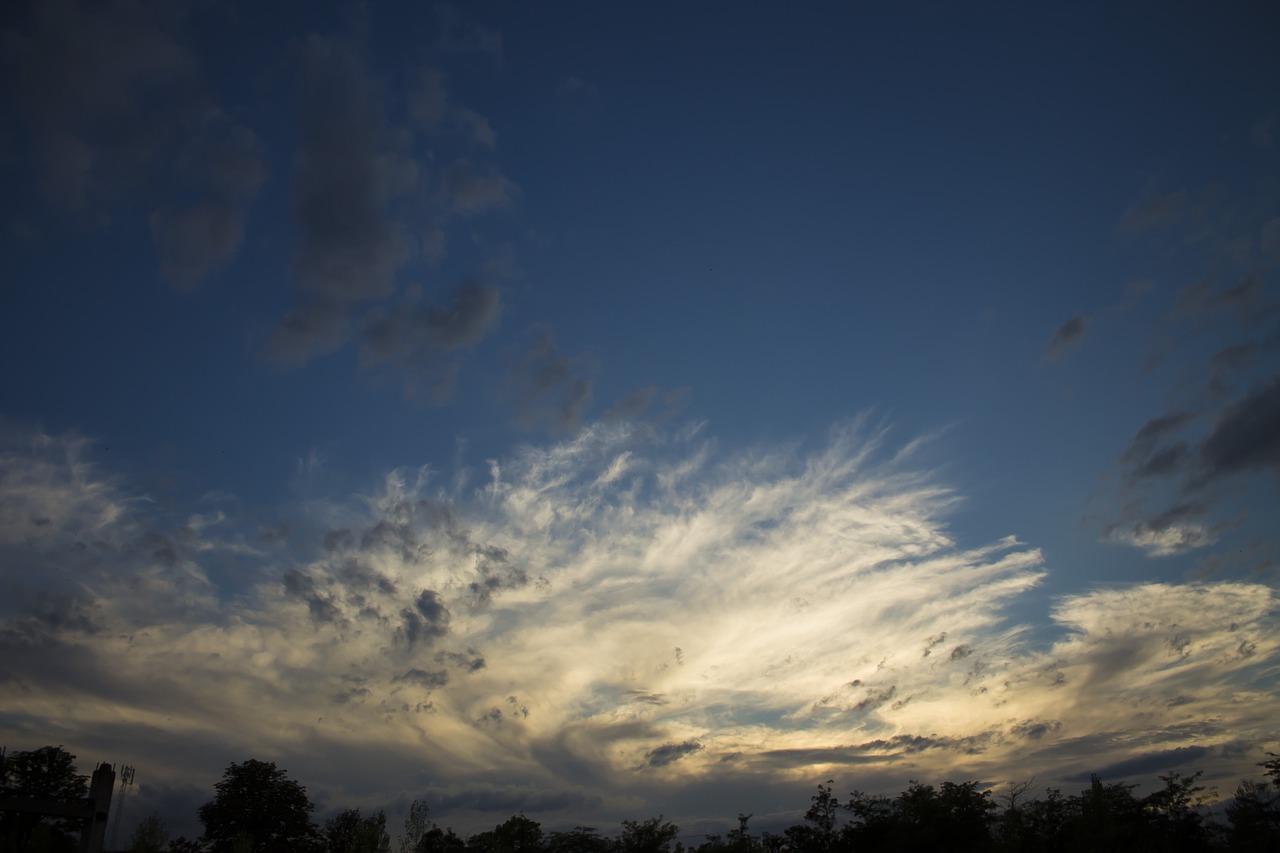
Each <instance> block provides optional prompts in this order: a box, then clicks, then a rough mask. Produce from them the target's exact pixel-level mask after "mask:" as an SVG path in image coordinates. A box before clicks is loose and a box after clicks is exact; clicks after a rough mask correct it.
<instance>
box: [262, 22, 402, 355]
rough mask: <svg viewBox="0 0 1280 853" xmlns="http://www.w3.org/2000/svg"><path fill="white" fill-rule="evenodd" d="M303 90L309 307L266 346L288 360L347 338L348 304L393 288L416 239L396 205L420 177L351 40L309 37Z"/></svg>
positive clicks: (302, 272) (302, 212) (303, 55)
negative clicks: (394, 140) (394, 138)
mask: <svg viewBox="0 0 1280 853" xmlns="http://www.w3.org/2000/svg"><path fill="white" fill-rule="evenodd" d="M297 92H298V121H299V125H300V129H299V137H300V138H299V145H298V150H297V152H296V154H295V156H294V167H293V212H294V217H295V219H296V221H297V224H298V229H299V232H300V233H299V237H298V243H297V245H296V246H295V248H294V259H293V269H294V275H295V278H296V280H297V283H298V286H299V288H300V289H301V291H302V293H303V294H304V297H305V298H306V299H307V300H308V301H307V303H306V304H307V306H308V307H306V308H304V309H302V311H301V313H296V314H294V315H291V317H290V318H286V319H285V320H284V321H282V323H281V325H280V326H279V327H277V330H276V332H275V333H273V335H272V337H271V339H270V340H269V341H268V343H267V350H266V352H267V355H268V356H269V357H271V358H273V359H275V360H278V361H283V362H286V363H301V362H305V361H306V360H308V359H309V358H310V357H312V356H314V355H318V354H320V353H322V352H325V351H326V350H329V349H332V348H333V347H334V346H336V345H337V344H338V343H340V342H341V340H342V338H343V337H344V335H345V328H346V324H345V323H344V322H339V321H338V319H337V318H339V317H343V316H344V315H345V312H346V310H347V309H348V307H349V306H351V305H355V304H359V303H362V302H368V301H370V300H378V299H383V298H386V297H388V296H390V295H391V293H392V292H393V290H394V282H393V278H394V276H395V274H396V272H397V270H399V268H400V267H401V265H402V264H404V262H405V261H406V260H407V259H408V257H409V242H408V240H407V237H406V235H405V233H404V228H403V226H402V224H401V223H400V222H399V221H398V220H396V219H394V218H393V217H391V216H390V215H389V213H388V211H387V205H388V203H389V202H390V201H391V200H392V199H394V198H396V197H398V196H401V195H404V194H406V193H409V192H410V191H412V190H413V188H414V186H415V184H416V183H417V181H418V166H417V163H416V161H415V160H413V159H412V158H411V157H409V156H407V155H405V154H404V153H402V152H399V151H397V150H395V149H394V147H392V145H391V140H390V138H389V136H388V130H387V126H386V122H385V119H384V118H383V115H382V110H381V108H380V106H379V104H378V101H377V99H376V97H375V95H374V91H373V86H372V83H371V82H370V80H369V78H368V75H367V73H366V72H365V69H364V66H363V64H362V63H361V62H360V60H359V58H358V57H357V56H356V55H355V53H354V52H352V51H351V50H350V49H349V48H347V47H346V46H344V45H342V44H341V43H339V42H337V41H335V40H332V39H326V38H322V37H320V36H316V35H313V36H311V37H309V38H308V39H307V40H306V42H305V43H304V44H303V46H302V48H301V50H300V53H299V68H298V79H297ZM321 317H323V318H325V321H324V322H313V321H314V320H316V319H318V318H321Z"/></svg>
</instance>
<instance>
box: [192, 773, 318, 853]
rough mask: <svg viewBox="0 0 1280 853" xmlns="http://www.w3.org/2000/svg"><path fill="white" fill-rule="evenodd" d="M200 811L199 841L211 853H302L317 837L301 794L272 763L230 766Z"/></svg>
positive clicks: (300, 788)
mask: <svg viewBox="0 0 1280 853" xmlns="http://www.w3.org/2000/svg"><path fill="white" fill-rule="evenodd" d="M214 791H215V792H216V793H215V795H214V798H213V801H212V802H209V803H205V804H204V805H203V806H201V807H200V811H199V816H200V822H201V823H202V824H204V835H203V836H202V838H201V840H202V841H203V842H204V843H205V845H206V846H207V847H208V848H209V850H210V851H211V853H243V851H246V850H247V851H252V853H308V851H311V850H314V849H316V845H317V843H318V840H319V835H318V833H317V832H316V829H315V827H314V826H313V825H312V824H311V812H312V811H313V810H314V808H315V806H313V805H312V803H311V801H310V800H309V799H307V789H306V788H304V787H303V786H302V785H300V784H298V783H297V782H295V781H293V780H292V779H290V778H289V777H288V776H286V775H285V772H284V771H283V770H281V769H279V768H277V767H276V765H275V764H274V763H273V762H269V761H256V760H254V759H252V758H251V759H249V760H248V761H246V762H244V763H243V764H232V765H230V766H229V767H227V770H226V772H225V773H224V774H223V775H222V781H220V782H218V783H217V784H216V785H214Z"/></svg>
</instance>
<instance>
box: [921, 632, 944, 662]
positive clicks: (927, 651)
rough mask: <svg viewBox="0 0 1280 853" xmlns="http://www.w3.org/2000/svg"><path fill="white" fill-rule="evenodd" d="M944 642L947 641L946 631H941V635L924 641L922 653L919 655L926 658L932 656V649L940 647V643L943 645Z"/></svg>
mask: <svg viewBox="0 0 1280 853" xmlns="http://www.w3.org/2000/svg"><path fill="white" fill-rule="evenodd" d="M946 641H947V632H946V631H942V632H941V633H938V634H935V635H934V636H932V637H930V638H929V639H928V640H926V641H925V644H924V651H922V652H921V653H920V656H921V657H926V658H927V657H928V656H929V655H931V654H933V650H934V649H936V648H937V647H938V646H939V645H941V644H942V643H945V642H946Z"/></svg>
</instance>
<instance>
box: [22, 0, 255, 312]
mask: <svg viewBox="0 0 1280 853" xmlns="http://www.w3.org/2000/svg"><path fill="white" fill-rule="evenodd" d="M33 5H34V7H35V8H34V10H33V12H32V15H31V17H30V19H29V27H28V28H27V29H26V30H25V31H6V32H5V33H4V34H3V35H4V37H3V38H0V51H2V52H3V53H4V59H6V60H7V61H8V65H9V66H10V67H11V68H12V69H13V82H14V86H15V94H16V97H17V103H18V106H19V110H18V114H19V116H20V119H21V122H20V126H21V130H22V132H23V133H24V135H25V137H26V138H25V142H26V143H27V145H28V148H29V153H30V156H31V158H32V160H33V161H34V164H35V168H34V172H35V174H36V175H37V180H38V182H39V185H40V193H41V194H42V196H43V197H44V199H45V201H47V202H48V203H49V204H50V205H51V206H53V207H54V208H57V209H59V210H62V211H66V212H70V213H73V214H77V215H89V214H94V215H99V216H100V215H101V214H103V213H104V212H106V211H109V210H112V209H113V208H114V207H116V206H117V205H119V204H120V203H122V202H124V201H125V200H126V199H127V198H128V197H129V195H130V194H132V193H135V192H137V191H145V193H146V198H147V203H154V202H153V197H155V196H159V197H160V198H161V199H164V198H165V197H166V196H175V198H174V199H173V200H168V201H163V200H162V202H161V203H160V205H159V206H157V207H156V208H155V209H154V210H153V211H152V213H151V215H150V219H149V222H150V227H151V233H152V236H153V239H154V242H155V244H156V248H157V250H158V251H159V254H160V275H161V276H162V277H163V278H164V279H166V280H167V281H168V282H170V283H171V284H173V285H175V286H177V287H183V288H189V287H193V286H195V285H196V284H199V283H200V282H201V281H202V280H203V279H204V278H205V277H206V276H207V275H208V273H209V272H210V271H211V270H212V269H213V268H215V267H217V266H219V265H221V264H224V263H226V262H227V261H229V260H230V259H231V258H232V257H234V256H235V254H236V253H237V251H238V250H239V247H240V243H241V240H242V237H243V234H244V227H245V220H246V216H247V213H248V209H249V206H250V204H251V203H252V201H253V199H254V197H255V196H256V195H257V193H258V190H259V188H260V187H261V185H262V183H263V181H264V180H265V178H266V171H265V167H264V166H263V160H262V157H261V154H260V152H259V150H258V143H257V138H256V136H255V135H254V133H253V132H252V131H251V130H249V129H248V128H246V127H244V126H243V125H242V124H240V123H239V122H238V121H236V120H235V119H234V118H232V117H230V116H228V115H227V114H226V113H224V112H223V111H222V110H221V109H220V108H219V107H218V106H217V104H216V103H214V102H213V101H212V99H211V98H210V95H209V91H208V87H207V86H205V85H204V81H203V80H202V79H201V72H200V64H201V63H200V60H199V58H198V57H197V56H195V55H194V54H193V53H192V52H191V51H190V50H189V49H188V48H187V47H186V46H185V44H184V43H183V41H184V39H183V27H184V24H185V21H184V18H185V15H186V4H180V3H175V4H147V3H132V2H110V3H100V4H99V3H94V4H81V3H78V2H69V1H68V2H53V1H52V0H49V1H48V2H40V3H36V4H33ZM177 196H180V197H181V199H182V200H181V201H180V202H179V201H177V200H176V197H177ZM102 221H105V220H102Z"/></svg>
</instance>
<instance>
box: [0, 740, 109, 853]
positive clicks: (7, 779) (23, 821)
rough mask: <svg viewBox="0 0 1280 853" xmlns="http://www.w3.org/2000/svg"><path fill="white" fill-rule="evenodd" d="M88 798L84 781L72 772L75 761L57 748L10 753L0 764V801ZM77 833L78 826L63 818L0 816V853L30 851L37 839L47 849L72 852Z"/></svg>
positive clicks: (10, 814) (5, 814)
mask: <svg viewBox="0 0 1280 853" xmlns="http://www.w3.org/2000/svg"><path fill="white" fill-rule="evenodd" d="M88 795H89V785H88V778H87V777H85V776H81V775H80V774H78V773H77V772H76V757H75V756H74V755H72V754H71V753H69V752H67V751H66V750H65V749H63V748H62V747H60V746H42V747H40V748H39V749H33V750H30V751H18V752H13V753H10V754H9V755H7V756H6V757H5V758H4V760H3V761H0V798H8V797H14V798H20V799H28V798H29V799H40V800H76V799H79V798H81V797H86V796H88ZM79 832H80V827H79V824H78V822H77V821H74V820H70V819H67V818H54V817H43V816H41V815H38V814H34V813H30V812H27V813H8V812H6V813H0V839H2V840H3V842H4V843H5V844H6V845H7V846H6V847H5V848H4V849H9V850H26V849H28V848H32V849H34V847H35V845H36V843H37V839H38V838H39V840H40V841H41V843H43V844H46V845H48V846H49V847H50V849H54V850H60V849H64V848H66V849H75V838H76V837H77V836H78V835H79Z"/></svg>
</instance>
